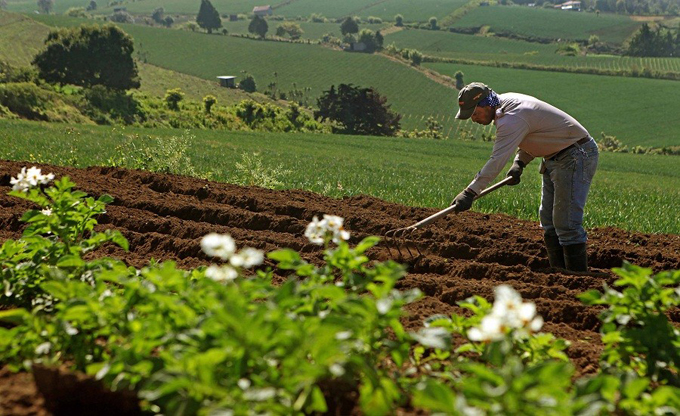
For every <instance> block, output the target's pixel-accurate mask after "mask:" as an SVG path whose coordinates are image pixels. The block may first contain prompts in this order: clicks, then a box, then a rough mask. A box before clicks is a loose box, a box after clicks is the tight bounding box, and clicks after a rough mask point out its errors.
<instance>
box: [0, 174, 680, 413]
mask: <svg viewBox="0 0 680 416" xmlns="http://www.w3.org/2000/svg"><path fill="white" fill-rule="evenodd" d="M25 165H26V164H25V163H17V162H6V161H0V207H1V208H0V244H1V243H2V242H3V241H4V240H6V239H8V238H18V237H19V236H20V234H21V230H22V229H23V223H21V222H20V221H19V219H20V218H21V215H22V214H23V213H24V212H25V211H26V210H27V209H28V208H29V205H28V204H27V203H26V202H24V201H23V200H19V199H17V198H14V197H10V196H7V195H6V194H7V191H9V189H10V178H11V176H13V175H16V173H17V172H19V171H20V170H21V167H22V166H25ZM32 165H33V164H31V165H30V166H32ZM38 166H39V167H42V169H43V172H45V173H46V172H53V173H55V174H56V175H57V176H58V177H59V176H62V175H68V176H70V177H71V179H72V180H74V181H75V182H76V183H77V184H78V186H79V188H80V189H82V190H84V191H85V192H87V193H89V194H90V195H93V196H99V195H101V194H103V193H107V194H109V195H111V196H113V197H114V198H115V201H114V202H113V204H111V205H110V206H109V207H108V209H107V214H105V215H104V216H102V217H101V218H99V221H100V225H99V228H100V229H104V228H115V229H118V230H120V231H121V232H122V233H123V234H124V235H125V237H126V238H127V239H128V240H129V242H130V252H128V253H125V252H123V251H121V250H119V249H114V248H108V249H106V250H103V251H101V252H100V254H101V255H108V256H114V257H118V258H122V259H123V260H125V261H126V262H127V263H128V264H129V265H133V266H135V267H141V266H143V265H144V264H146V262H147V261H148V259H150V258H155V259H157V260H175V261H176V262H177V263H178V264H179V265H180V267H183V268H193V267H196V266H198V265H202V264H207V263H209V260H208V259H207V258H206V257H205V256H204V255H203V254H202V253H201V250H200V247H199V241H200V239H201V237H202V236H204V235H205V234H207V233H209V232H219V233H229V234H231V235H232V236H233V237H234V238H235V239H236V241H237V244H238V245H239V246H244V245H248V246H251V247H257V248H259V249H262V250H265V251H271V250H273V249H277V248H282V247H290V248H292V249H294V250H298V251H300V252H301V253H302V254H303V257H305V258H306V259H307V260H308V261H312V262H316V263H318V262H319V261H320V258H321V251H320V249H319V248H318V246H314V245H311V244H310V243H309V242H308V241H307V240H306V239H305V238H304V236H303V233H304V230H305V227H306V226H307V224H308V223H309V221H311V219H312V217H313V216H315V215H322V214H334V215H339V216H342V217H344V218H345V223H346V228H347V229H348V230H349V231H350V232H351V235H352V238H351V242H352V243H356V242H358V241H359V240H360V239H362V238H363V237H366V236H369V235H383V234H384V233H385V231H387V230H389V229H392V228H395V227H404V226H408V225H411V224H412V223H414V222H416V221H418V220H420V219H422V218H424V217H426V216H428V215H430V214H432V213H434V212H436V210H434V209H425V208H414V207H407V206H403V205H397V204H393V203H388V202H385V201H382V200H380V199H376V198H373V197H370V196H363V195H362V196H354V197H346V198H344V199H331V198H327V197H324V196H321V195H318V194H314V193H311V192H306V191H300V190H288V191H274V190H268V189H262V188H243V187H239V186H235V185H230V184H222V183H216V182H209V181H205V180H198V179H192V178H185V177H176V176H171V175H155V174H150V173H147V172H140V171H130V170H125V169H118V168H102V167H93V168H88V169H75V168H64V167H55V166H44V165H38ZM418 233H419V234H418V235H417V240H418V242H419V246H420V247H422V249H423V250H424V251H425V253H426V256H425V257H422V258H419V259H417V260H415V261H409V262H406V263H407V265H408V268H409V274H408V275H407V276H406V278H405V279H404V280H403V281H402V282H401V284H400V286H399V288H400V289H407V288H414V287H417V288H419V289H421V290H422V291H423V293H424V294H425V296H424V298H423V299H421V300H420V301H418V302H416V303H415V304H412V305H410V306H409V308H408V311H409V312H410V314H411V316H410V317H409V318H407V319H406V321H405V325H406V327H407V328H408V329H409V330H415V329H417V328H419V327H420V326H422V322H423V319H425V318H427V317H428V316H431V315H433V314H451V313H454V312H455V313H460V312H461V309H460V308H459V307H458V306H457V305H456V303H457V302H458V301H461V300H463V299H465V298H467V297H469V296H471V295H475V294H476V295H481V296H483V297H485V298H487V299H490V300H491V299H492V296H493V288H494V287H495V286H497V285H499V284H502V283H507V284H510V285H512V286H513V287H514V288H515V289H517V290H518V291H519V292H520V293H521V294H522V296H523V297H524V298H525V299H528V300H531V301H533V302H535V303H536V306H537V309H538V312H539V313H540V314H541V315H542V316H543V318H544V319H545V321H546V324H545V327H544V329H545V330H546V331H549V332H552V333H554V334H555V335H556V336H558V337H562V338H565V339H568V340H569V341H571V343H572V345H571V347H570V348H569V350H568V355H569V357H570V358H571V360H572V362H573V363H574V365H575V366H576V368H577V369H578V371H579V373H580V374H587V373H591V372H593V371H595V370H596V368H597V362H598V357H599V353H600V351H601V343H600V340H599V335H598V332H597V331H598V322H599V321H598V319H597V314H598V311H599V309H598V308H594V307H588V306H585V305H583V304H581V303H580V301H578V300H577V299H576V295H577V294H579V293H581V292H583V291H585V290H588V289H593V288H595V289H600V288H601V287H602V285H603V283H612V281H613V280H615V276H614V274H613V273H612V272H611V271H609V269H610V268H612V267H617V266H620V265H621V262H622V261H623V260H628V261H630V262H632V263H635V264H637V265H640V266H645V267H651V268H653V269H654V270H656V271H660V270H669V269H680V236H679V235H653V234H641V233H632V232H627V231H622V230H619V229H615V228H599V229H592V230H589V236H590V245H589V253H588V254H589V257H590V263H591V266H592V272H591V273H590V274H581V275H569V274H565V273H561V272H559V271H556V270H553V269H550V268H549V267H548V261H547V258H546V255H545V251H544V248H543V244H542V240H541V235H542V233H541V230H540V227H539V225H538V224H537V223H534V222H530V221H524V220H519V219H516V218H513V217H509V216H505V215H485V214H480V213H477V212H466V213H464V214H461V215H458V216H451V217H449V218H446V219H444V220H442V221H440V222H439V223H438V224H437V225H435V226H431V227H429V228H427V229H425V230H422V231H419V232H418ZM393 254H394V252H392V255H391V254H390V252H389V251H388V249H387V248H386V247H385V246H384V245H383V244H381V245H380V246H378V247H376V248H374V249H372V251H370V252H369V255H370V256H371V257H372V258H373V259H376V260H386V259H388V258H394V255H393ZM280 277H281V278H283V276H280ZM671 318H672V320H673V321H674V322H675V323H678V322H680V312H678V311H675V313H674V314H672V315H671ZM5 377H8V376H6V375H5ZM2 379H3V376H2V375H0V381H2ZM5 381H6V380H5ZM14 381H16V380H14ZM15 384H16V383H15ZM20 384H21V383H20ZM8 385H11V383H9V382H7V381H6V382H4V383H2V382H0V397H9V396H8V395H6V394H4V393H6V392H7V386H8ZM3 389H5V390H4V391H2V390H3ZM10 391H14V390H11V389H10ZM2 410H3V407H2V402H0V413H2ZM17 414H20V413H17ZM25 414H30V412H29V413H25Z"/></svg>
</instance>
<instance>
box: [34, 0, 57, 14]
mask: <svg viewBox="0 0 680 416" xmlns="http://www.w3.org/2000/svg"><path fill="white" fill-rule="evenodd" d="M38 9H39V10H40V11H41V12H43V13H45V14H50V13H51V12H52V9H54V0H38Z"/></svg>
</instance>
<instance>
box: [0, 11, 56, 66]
mask: <svg viewBox="0 0 680 416" xmlns="http://www.w3.org/2000/svg"><path fill="white" fill-rule="evenodd" d="M49 31H50V28H49V27H47V26H45V25H43V24H41V23H38V22H36V21H35V20H32V19H30V18H28V17H26V16H23V15H20V14H16V13H7V12H3V11H0V59H1V60H4V61H6V62H8V63H9V64H11V65H15V66H26V65H29V64H30V62H31V60H32V59H33V56H35V54H36V53H37V52H38V51H39V50H40V48H42V46H43V40H44V39H45V38H46V37H47V34H48V33H49Z"/></svg>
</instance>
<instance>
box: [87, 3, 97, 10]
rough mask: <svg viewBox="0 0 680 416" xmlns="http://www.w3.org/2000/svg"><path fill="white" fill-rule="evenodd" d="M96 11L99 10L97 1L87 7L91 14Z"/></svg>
mask: <svg viewBox="0 0 680 416" xmlns="http://www.w3.org/2000/svg"><path fill="white" fill-rule="evenodd" d="M95 10H97V2H96V1H95V0H90V3H88V5H87V11H88V12H91V11H95Z"/></svg>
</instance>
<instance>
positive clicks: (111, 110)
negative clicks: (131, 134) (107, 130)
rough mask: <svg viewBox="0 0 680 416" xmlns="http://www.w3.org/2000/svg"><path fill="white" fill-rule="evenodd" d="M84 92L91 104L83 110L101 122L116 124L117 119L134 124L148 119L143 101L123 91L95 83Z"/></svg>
mask: <svg viewBox="0 0 680 416" xmlns="http://www.w3.org/2000/svg"><path fill="white" fill-rule="evenodd" d="M82 93H83V97H84V98H85V100H86V102H87V103H88V104H89V105H87V106H84V108H83V112H84V113H85V114H87V115H88V116H89V117H90V118H92V119H93V120H95V121H96V122H97V123H99V124H114V123H115V122H117V121H120V122H123V123H125V124H132V123H134V122H136V121H143V120H145V119H146V114H145V113H144V111H143V109H142V105H141V103H140V102H139V101H138V100H136V99H135V98H134V97H133V96H132V95H128V94H126V93H125V92H123V91H118V90H110V89H108V88H106V87H104V86H102V85H95V86H93V87H92V88H86V89H84V90H83V92H82Z"/></svg>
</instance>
